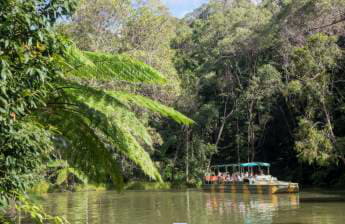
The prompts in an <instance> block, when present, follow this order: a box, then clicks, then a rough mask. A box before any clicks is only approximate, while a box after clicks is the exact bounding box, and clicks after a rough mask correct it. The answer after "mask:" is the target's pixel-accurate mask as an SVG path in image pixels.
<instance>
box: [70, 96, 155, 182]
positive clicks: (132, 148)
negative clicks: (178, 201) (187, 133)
mask: <svg viewBox="0 0 345 224" xmlns="http://www.w3.org/2000/svg"><path fill="white" fill-rule="evenodd" d="M75 102H78V101H77V100H75ZM79 108H80V109H81V110H82V111H83V113H84V114H87V115H86V116H88V118H89V119H90V120H91V121H92V124H91V126H92V127H93V128H96V129H98V130H100V131H101V132H102V133H104V134H105V136H106V137H107V141H108V142H109V143H110V144H111V145H113V146H114V147H115V148H116V149H117V150H118V151H119V152H120V153H121V154H123V155H124V156H125V157H127V158H128V159H130V160H131V161H133V162H134V163H135V164H137V165H138V166H139V167H140V168H141V169H142V170H143V172H144V173H145V174H146V175H148V176H150V177H151V178H153V179H154V180H157V181H162V179H161V176H160V173H159V172H158V170H157V168H156V167H155V165H154V163H153V162H152V160H151V158H150V156H149V154H148V153H147V152H146V151H145V149H144V148H143V147H142V146H141V145H140V144H139V142H138V141H137V139H136V138H135V137H134V136H133V134H131V132H130V131H129V130H128V128H127V127H124V126H122V125H121V123H119V122H118V121H117V120H116V119H114V118H113V110H111V107H107V108H104V107H103V106H102V105H101V104H98V103H96V104H93V103H91V102H90V101H84V103H82V102H79Z"/></svg>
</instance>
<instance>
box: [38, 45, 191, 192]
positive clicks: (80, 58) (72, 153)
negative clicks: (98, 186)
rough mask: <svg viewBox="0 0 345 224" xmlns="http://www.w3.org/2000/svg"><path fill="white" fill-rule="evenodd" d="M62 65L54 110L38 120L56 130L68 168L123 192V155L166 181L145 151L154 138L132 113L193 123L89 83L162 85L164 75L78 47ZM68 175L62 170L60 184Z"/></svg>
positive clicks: (158, 105)
mask: <svg viewBox="0 0 345 224" xmlns="http://www.w3.org/2000/svg"><path fill="white" fill-rule="evenodd" d="M59 61H60V64H61V65H62V67H63V68H64V70H65V74H64V75H63V76H62V78H61V79H60V80H59V81H58V82H56V84H55V85H56V90H57V94H58V95H56V93H55V94H52V97H51V100H50V101H51V103H49V105H50V108H49V110H47V111H45V112H44V113H41V116H40V121H41V122H44V123H45V124H46V125H52V126H54V127H56V128H57V129H58V131H59V132H58V133H56V134H55V136H56V137H55V142H56V145H57V147H58V149H59V150H61V152H62V154H63V155H64V157H65V158H66V159H67V160H68V163H69V164H71V165H73V167H75V168H77V169H79V170H81V171H82V172H83V173H85V174H87V176H88V177H89V178H90V179H92V180H95V181H99V182H104V181H106V178H107V177H108V176H110V177H111V178H112V180H113V182H115V183H116V185H117V186H118V187H119V188H121V186H122V184H123V179H122V176H121V169H120V168H119V166H118V165H117V160H116V157H117V154H118V153H120V154H122V155H123V156H125V157H127V158H128V159H129V160H131V161H133V162H134V163H135V164H136V165H138V166H139V167H140V168H141V169H142V170H143V172H144V173H145V174H147V175H148V176H150V177H151V178H153V179H155V180H157V181H162V179H161V176H160V174H159V172H158V170H157V168H156V167H155V165H154V163H153V162H152V160H151V158H150V156H149V154H148V152H147V151H146V150H145V146H146V147H150V148H152V147H153V146H152V139H151V136H150V134H149V132H148V130H147V127H146V126H145V124H144V123H142V122H141V120H140V119H139V118H138V117H137V116H136V113H135V112H134V108H135V107H141V108H143V109H146V110H148V111H151V112H154V113H155V114H159V115H162V116H165V117H168V118H171V119H174V120H175V121H177V122H179V123H181V124H186V125H188V124H191V123H193V121H192V120H190V119H189V118H187V117H185V116H184V115H183V114H181V113H179V112H177V111H175V110H174V109H172V108H170V107H167V106H164V105H162V104H161V103H159V102H156V101H154V100H151V99H149V98H147V97H144V96H141V95H135V94H131V93H127V92H120V91H115V90H114V89H106V90H105V89H100V88H96V87H94V86H92V85H90V84H89V83H91V82H90V80H92V81H93V82H100V81H101V82H104V81H126V82H134V83H137V82H140V83H155V84H161V83H164V82H165V78H164V76H163V75H161V74H160V73H159V72H157V71H156V70H154V69H153V68H151V67H149V66H148V65H146V64H144V63H141V62H139V61H136V60H133V59H131V58H129V57H127V56H123V55H111V54H104V53H95V52H82V51H79V50H78V49H76V48H74V47H71V48H69V50H68V51H66V57H65V59H64V60H61V59H59ZM78 80H79V81H80V80H81V81H82V82H79V81H78ZM83 80H84V81H83ZM42 115H43V116H42ZM68 172H70V170H67V169H65V170H62V171H61V175H59V177H58V182H62V181H63V180H64V179H65V178H66V175H67V176H68V174H67V173H68Z"/></svg>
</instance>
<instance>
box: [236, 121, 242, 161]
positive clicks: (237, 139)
mask: <svg viewBox="0 0 345 224" xmlns="http://www.w3.org/2000/svg"><path fill="white" fill-rule="evenodd" d="M236 135H237V137H236V144H237V162H238V163H241V158H240V130H239V126H238V119H237V120H236Z"/></svg>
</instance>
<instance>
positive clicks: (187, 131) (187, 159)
mask: <svg viewBox="0 0 345 224" xmlns="http://www.w3.org/2000/svg"><path fill="white" fill-rule="evenodd" d="M186 182H187V183H189V130H188V127H187V128H186Z"/></svg>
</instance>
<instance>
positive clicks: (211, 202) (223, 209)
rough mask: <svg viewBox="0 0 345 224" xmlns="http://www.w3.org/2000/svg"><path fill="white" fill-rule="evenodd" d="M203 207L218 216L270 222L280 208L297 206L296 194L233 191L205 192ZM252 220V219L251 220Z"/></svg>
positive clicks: (297, 197) (294, 207)
mask: <svg viewBox="0 0 345 224" xmlns="http://www.w3.org/2000/svg"><path fill="white" fill-rule="evenodd" d="M205 196H206V205H205V208H206V209H207V210H208V211H207V212H208V213H214V214H217V215H219V216H228V217H231V216H233V217H234V216H236V217H237V218H240V219H242V220H243V221H245V222H247V221H250V220H252V219H253V218H256V221H255V223H257V221H258V220H257V219H258V218H260V219H261V221H265V222H268V223H270V222H271V221H272V217H273V216H274V214H275V213H276V212H277V211H278V210H279V209H281V208H289V209H296V208H298V207H299V196H298V194H287V195H260V194H258V195H249V194H233V193H209V194H206V195H205ZM253 222H254V221H253Z"/></svg>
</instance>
